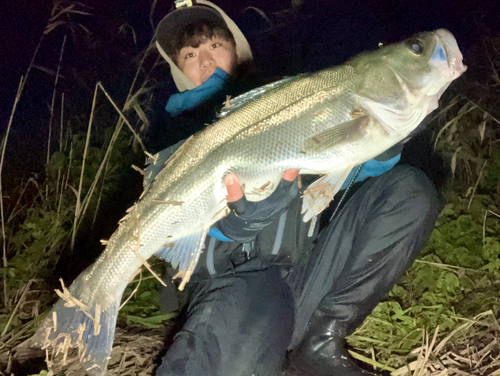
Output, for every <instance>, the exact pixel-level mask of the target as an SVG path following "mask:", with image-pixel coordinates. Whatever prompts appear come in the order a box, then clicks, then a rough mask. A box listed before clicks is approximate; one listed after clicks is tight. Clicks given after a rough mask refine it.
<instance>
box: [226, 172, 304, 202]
mask: <svg viewBox="0 0 500 376" xmlns="http://www.w3.org/2000/svg"><path fill="white" fill-rule="evenodd" d="M297 175H299V170H298V169H296V168H294V169H292V170H286V171H285V173H284V174H283V180H286V181H294V180H295V178H296V177H297ZM225 183H226V189H227V201H229V202H236V201H238V200H239V199H241V198H242V197H243V191H242V190H241V185H240V183H239V181H238V178H237V177H236V175H234V174H229V175H227V176H226V179H225Z"/></svg>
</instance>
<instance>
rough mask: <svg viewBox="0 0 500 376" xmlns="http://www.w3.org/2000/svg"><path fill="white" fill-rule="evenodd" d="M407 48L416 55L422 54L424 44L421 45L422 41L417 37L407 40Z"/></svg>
mask: <svg viewBox="0 0 500 376" xmlns="http://www.w3.org/2000/svg"><path fill="white" fill-rule="evenodd" d="M408 48H409V49H410V51H411V52H413V53H414V54H416V55H422V54H423V53H424V46H422V42H420V41H419V40H418V39H410V40H409V41H408Z"/></svg>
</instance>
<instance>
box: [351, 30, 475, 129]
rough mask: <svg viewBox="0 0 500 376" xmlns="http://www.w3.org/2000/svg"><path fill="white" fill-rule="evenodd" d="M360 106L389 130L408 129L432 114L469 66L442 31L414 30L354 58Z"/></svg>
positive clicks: (453, 41) (450, 35) (455, 43)
mask: <svg viewBox="0 0 500 376" xmlns="http://www.w3.org/2000/svg"><path fill="white" fill-rule="evenodd" d="M352 65H353V67H354V68H355V69H356V71H357V74H358V76H359V83H358V85H357V88H356V93H357V95H358V97H359V101H360V104H361V106H362V107H364V108H365V109H366V110H368V112H370V113H372V115H374V116H375V117H376V118H377V119H378V120H379V121H380V122H381V123H382V124H383V125H384V126H385V127H386V129H387V130H388V131H389V132H390V133H408V131H410V132H411V130H413V129H415V128H416V127H417V126H418V124H420V122H421V121H422V120H423V118H425V116H427V115H428V114H429V113H430V112H432V111H433V110H435V109H436V108H437V107H438V101H439V98H440V97H441V95H442V94H443V93H444V91H445V90H446V89H447V88H448V86H449V85H450V83H451V82H452V81H453V80H455V79H457V78H458V77H460V76H461V75H462V74H463V73H464V72H465V71H466V70H467V66H466V65H465V64H464V63H463V56H462V53H461V52H460V49H459V48H458V44H457V41H456V40H455V38H454V36H453V35H452V34H451V33H450V32H449V31H448V30H445V29H439V30H435V31H432V32H424V33H419V34H416V35H414V36H412V37H410V38H408V39H406V40H404V41H402V42H400V43H397V44H393V45H388V46H384V47H382V48H380V49H379V50H378V51H375V52H373V53H370V54H366V55H361V56H359V57H357V58H356V59H354V60H353V62H352Z"/></svg>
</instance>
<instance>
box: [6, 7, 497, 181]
mask: <svg viewBox="0 0 500 376" xmlns="http://www.w3.org/2000/svg"><path fill="white" fill-rule="evenodd" d="M215 3H216V4H218V5H219V6H221V7H222V8H223V9H224V10H225V11H226V12H227V13H228V14H229V15H230V16H231V17H233V19H234V20H235V21H236V22H237V23H238V24H239V25H240V27H241V28H242V30H243V31H244V33H245V34H246V35H247V36H248V39H249V40H250V43H251V45H252V48H253V50H254V54H255V57H256V61H257V63H258V65H259V66H260V67H261V69H262V70H263V71H264V72H265V74H267V75H268V76H276V78H279V77H280V76H284V75H292V74H296V73H299V72H303V71H310V70H316V69H320V68H323V67H326V66H328V65H332V64H338V63H341V62H342V61H344V60H346V59H348V58H349V57H351V56H353V55H355V54H357V53H359V52H361V51H363V50H367V49H373V48H376V46H377V45H378V43H379V42H392V41H398V40H400V39H403V38H405V37H408V36H409V35H411V34H413V33H415V32H420V31H425V30H433V29H436V28H443V27H444V28H447V29H449V30H450V31H451V32H452V33H453V34H454V35H455V36H456V38H457V40H458V44H459V46H460V48H461V49H462V51H463V53H464V56H465V61H466V63H467V59H468V56H469V55H470V54H471V53H472V51H474V49H477V48H482V45H483V41H482V38H483V37H484V36H485V35H491V34H494V33H498V32H499V31H500V26H499V25H500V21H499V20H500V1H496V0H495V1H493V0H490V1H487V0H482V1H463V0H455V1H452V0H434V1H429V0H423V1H419V0H413V1H411V0H388V1H366V0H365V1H359V0H348V1H346V0H338V1H307V0H305V1H304V2H303V5H302V7H301V9H300V11H299V12H297V13H295V14H293V13H292V12H291V11H287V12H283V11H284V10H285V9H290V8H291V1H285V0H277V1H265V0H242V1H234V0H215ZM62 4H66V5H69V4H70V3H69V2H63V3H62ZM171 4H172V3H171V1H165V0H159V1H158V2H157V3H156V8H155V10H154V13H153V17H152V19H153V23H154V25H156V24H157V23H158V22H159V20H160V19H161V18H162V17H163V16H164V15H165V14H166V12H167V11H168V10H169V9H170V7H171ZM249 7H257V8H259V9H261V10H262V11H263V12H264V13H265V14H266V15H268V17H269V18H270V20H271V23H272V31H271V32H270V33H269V32H268V33H267V34H264V33H263V30H264V29H267V28H268V27H269V24H267V23H266V21H265V20H264V19H263V18H262V17H261V16H259V15H258V13H257V12H256V11H255V10H254V9H251V8H249ZM52 8H53V2H52V1H48V0H31V1H29V0H7V1H5V0H3V1H2V3H1V5H0V43H1V48H0V51H1V54H0V99H1V100H0V132H2V133H3V132H4V131H5V129H6V126H7V123H8V119H9V116H10V113H11V109H12V105H13V102H14V98H15V94H16V89H17V85H18V83H19V79H20V77H21V75H23V74H25V72H26V70H27V68H28V66H29V64H30V61H31V58H32V56H33V53H34V51H35V48H36V45H37V43H38V41H39V40H40V37H41V35H42V33H43V30H44V28H45V26H46V25H47V22H48V20H49V18H50V16H51V15H50V12H51V9H52ZM76 9H79V10H83V11H87V12H89V13H91V14H92V15H91V16H84V15H74V16H72V17H71V24H67V25H65V26H61V27H59V28H57V29H56V30H55V31H54V32H52V33H50V34H49V35H47V36H46V37H44V40H43V42H42V45H41V48H40V51H39V54H38V56H37V58H36V60H35V68H34V69H33V70H32V72H31V74H30V78H29V80H28V82H27V85H26V88H25V92H24V94H23V97H22V100H21V102H20V104H19V108H18V110H17V112H16V116H15V118H14V122H13V125H12V131H11V132H12V133H11V135H10V141H9V145H8V148H7V152H8V156H9V157H10V160H11V162H10V163H11V166H14V167H15V168H17V169H22V170H25V171H28V172H32V171H38V170H40V169H43V165H44V162H45V154H46V149H47V135H48V123H49V118H50V110H49V108H50V103H51V101H52V91H53V86H54V79H55V71H56V70H57V65H58V60H59V54H60V50H61V44H62V40H63V36H64V35H65V34H66V35H68V39H67V41H66V45H65V50H64V55H63V60H62V70H61V72H60V79H59V83H58V91H59V94H58V96H57V102H58V103H59V102H60V93H61V92H64V93H65V101H66V102H65V103H66V106H67V107H68V108H71V109H72V110H73V111H74V110H75V108H76V109H77V108H78V106H81V112H82V113H85V112H87V113H89V112H90V105H91V99H92V95H93V91H94V87H93V84H89V82H92V81H93V82H97V81H102V82H103V83H104V85H105V87H106V88H107V89H108V90H109V91H110V93H111V94H112V95H113V97H114V98H116V100H117V101H120V100H121V99H123V98H124V97H125V95H126V92H127V90H128V87H129V86H130V82H131V79H132V76H133V74H134V72H135V69H136V66H137V65H136V63H135V62H134V61H133V57H134V56H137V55H138V53H139V52H140V51H141V50H143V49H144V48H145V47H146V46H147V44H148V42H149V41H150V39H151V37H152V34H153V30H152V26H151V24H150V11H151V0H100V1H99V0H82V1H81V2H80V3H78V6H77V8H76ZM277 12H280V13H279V14H278V13H277ZM79 25H82V26H83V27H84V28H85V29H84V28H83V27H81V26H79ZM86 30H87V31H88V33H87V31H86ZM488 64H489V63H488V62H485V65H486V66H487V65H488ZM471 74H474V72H472V73H471V72H470V71H469V72H468V73H467V75H471ZM70 120H71V119H70ZM84 120H85V119H83V120H82V121H81V124H85V123H86V121H84ZM105 121H106V120H105V119H104V120H102V122H103V123H105ZM72 125H73V126H76V127H78V125H75V121H73V124H72ZM80 126H81V125H80ZM76 130H78V129H76ZM54 137H57V134H56V135H55V136H54ZM56 140H57V139H56ZM53 142H55V140H53ZM20 152H22V153H20Z"/></svg>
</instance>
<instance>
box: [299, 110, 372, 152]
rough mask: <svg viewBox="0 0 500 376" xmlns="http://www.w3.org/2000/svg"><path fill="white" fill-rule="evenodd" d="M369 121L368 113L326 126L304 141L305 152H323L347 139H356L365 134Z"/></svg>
mask: <svg viewBox="0 0 500 376" xmlns="http://www.w3.org/2000/svg"><path fill="white" fill-rule="evenodd" d="M369 122H370V117H369V116H368V115H365V116H359V117H357V118H356V119H353V120H350V121H346V122H344V123H340V124H338V125H335V126H334V127H331V128H328V129H326V130H324V131H322V132H320V133H318V134H315V135H314V136H312V137H309V138H308V139H306V140H305V141H304V150H305V151H306V152H323V151H326V150H329V149H332V148H333V147H335V146H337V145H339V144H342V143H344V142H347V141H350V142H351V141H354V140H358V139H360V138H361V137H363V136H364V135H365V129H366V127H367V125H368V123H369Z"/></svg>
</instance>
